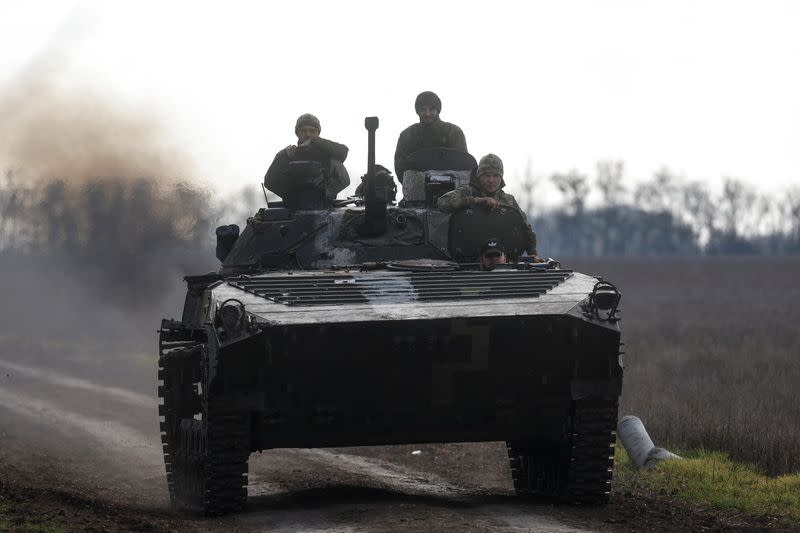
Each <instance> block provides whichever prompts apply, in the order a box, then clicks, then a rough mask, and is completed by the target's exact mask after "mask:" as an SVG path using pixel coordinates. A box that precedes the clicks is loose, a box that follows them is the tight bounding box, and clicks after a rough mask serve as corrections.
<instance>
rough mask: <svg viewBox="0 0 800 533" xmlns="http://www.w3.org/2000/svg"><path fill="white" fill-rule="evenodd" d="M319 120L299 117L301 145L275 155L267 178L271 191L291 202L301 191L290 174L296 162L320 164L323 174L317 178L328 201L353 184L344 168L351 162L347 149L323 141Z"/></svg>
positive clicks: (313, 117) (297, 123) (316, 183)
mask: <svg viewBox="0 0 800 533" xmlns="http://www.w3.org/2000/svg"><path fill="white" fill-rule="evenodd" d="M321 131H322V126H321V125H320V122H319V119H318V118H317V117H315V116H314V115H312V114H311V113H305V114H303V115H300V117H298V119H297V122H296V123H295V126H294V133H295V135H297V144H290V145H289V146H287V147H286V148H284V149H283V150H281V151H280V152H278V153H277V154H276V155H275V159H274V160H273V161H272V164H271V165H270V167H269V170H267V174H266V175H265V176H264V185H265V186H266V187H267V189H269V190H270V191H272V192H274V193H275V194H277V195H278V196H280V197H281V198H283V199H284V201H286V200H287V196H288V197H290V196H291V195H292V193H294V192H296V190H297V185H298V184H297V183H295V180H293V178H292V176H291V175H290V173H289V163H291V162H292V161H317V162H319V163H320V164H321V166H322V174H320V176H319V178H317V179H315V181H314V186H315V187H317V188H318V189H319V190H320V191H321V192H322V193H323V194H324V197H325V198H326V199H327V200H328V201H332V200H334V199H335V198H336V195H337V194H338V193H339V191H341V190H342V189H344V188H345V187H347V186H348V185H349V184H350V176H349V175H348V174H347V169H345V168H344V160H345V159H347V152H348V148H347V146H345V145H343V144H340V143H337V142H334V141H330V140H328V139H323V138H322V137H320V136H319V134H320V132H321Z"/></svg>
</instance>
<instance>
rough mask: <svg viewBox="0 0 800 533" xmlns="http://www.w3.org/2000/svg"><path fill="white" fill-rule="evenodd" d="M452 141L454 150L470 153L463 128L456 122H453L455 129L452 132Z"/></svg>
mask: <svg viewBox="0 0 800 533" xmlns="http://www.w3.org/2000/svg"><path fill="white" fill-rule="evenodd" d="M450 143H451V145H450V148H452V149H453V150H459V151H461V152H466V153H469V150H467V138H466V137H465V136H464V132H463V131H461V128H459V127H458V126H456V125H455V124H453V131H451V132H450Z"/></svg>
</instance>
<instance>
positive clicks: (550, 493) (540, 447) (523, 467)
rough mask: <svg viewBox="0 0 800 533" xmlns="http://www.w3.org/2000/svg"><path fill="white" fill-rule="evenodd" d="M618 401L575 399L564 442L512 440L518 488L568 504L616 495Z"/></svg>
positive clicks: (599, 500)
mask: <svg viewBox="0 0 800 533" xmlns="http://www.w3.org/2000/svg"><path fill="white" fill-rule="evenodd" d="M616 422H617V402H616V401H615V402H613V403H606V404H605V405H603V404H600V405H598V403H597V402H594V401H589V400H579V401H576V402H573V405H572V409H571V415H570V418H569V421H568V424H567V431H566V435H565V439H564V441H563V442H562V443H561V444H551V443H541V442H536V441H509V442H507V443H506V446H507V449H508V457H509V464H510V466H511V475H512V478H513V481H514V489H515V490H516V492H517V494H518V495H520V496H544V497H547V498H554V499H557V500H559V501H562V502H566V503H574V504H590V505H603V504H606V503H608V501H609V497H610V494H611V477H612V474H613V468H614V443H615V442H616V431H615V428H616Z"/></svg>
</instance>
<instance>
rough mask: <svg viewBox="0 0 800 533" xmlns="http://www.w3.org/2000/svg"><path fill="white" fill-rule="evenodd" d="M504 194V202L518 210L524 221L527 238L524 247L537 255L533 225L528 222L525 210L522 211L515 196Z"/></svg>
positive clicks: (530, 253) (531, 253) (529, 252)
mask: <svg viewBox="0 0 800 533" xmlns="http://www.w3.org/2000/svg"><path fill="white" fill-rule="evenodd" d="M505 196H506V202H507V203H508V204H509V205H510V206H511V207H513V208H514V209H516V210H517V211H519V214H520V215H522V220H523V222H524V223H525V233H526V234H527V235H526V237H527V240H528V247H527V248H526V249H527V250H528V254H529V255H535V256H538V255H539V254H538V252H537V251H536V232H535V231H533V227H532V226H531V224H530V222H528V215H527V213H525V211H523V210H522V208H521V207H520V206H519V204H518V203H517V199H516V198H514V197H513V196H512V195H510V194H506V195H505Z"/></svg>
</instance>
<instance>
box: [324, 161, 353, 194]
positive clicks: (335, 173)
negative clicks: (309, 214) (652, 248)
mask: <svg viewBox="0 0 800 533" xmlns="http://www.w3.org/2000/svg"><path fill="white" fill-rule="evenodd" d="M348 185H350V174H348V173H347V169H346V168H345V167H344V164H343V163H342V162H341V161H338V160H336V159H334V160H333V161H331V164H330V166H329V167H328V179H327V180H325V184H324V188H325V196H326V197H327V198H328V199H329V200H335V199H336V195H337V194H339V191H341V190H342V189H344V188H345V187H347V186H348Z"/></svg>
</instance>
